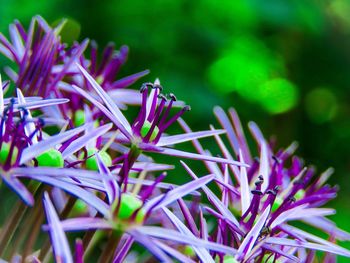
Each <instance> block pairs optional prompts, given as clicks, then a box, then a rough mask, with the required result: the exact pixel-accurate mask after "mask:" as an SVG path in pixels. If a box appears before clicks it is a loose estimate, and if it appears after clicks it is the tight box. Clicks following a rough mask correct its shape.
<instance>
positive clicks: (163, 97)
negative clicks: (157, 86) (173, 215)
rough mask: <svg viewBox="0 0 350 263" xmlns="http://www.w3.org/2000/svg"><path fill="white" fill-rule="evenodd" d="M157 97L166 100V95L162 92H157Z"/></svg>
mask: <svg viewBox="0 0 350 263" xmlns="http://www.w3.org/2000/svg"><path fill="white" fill-rule="evenodd" d="M158 98H160V99H162V100H164V101H167V98H166V96H165V95H164V94H162V93H159V95H158Z"/></svg>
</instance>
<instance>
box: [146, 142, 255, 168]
mask: <svg viewBox="0 0 350 263" xmlns="http://www.w3.org/2000/svg"><path fill="white" fill-rule="evenodd" d="M141 147H142V146H141ZM156 150H158V151H156ZM153 151H156V152H158V153H160V154H164V155H171V156H176V157H183V158H188V159H194V160H201V161H210V162H217V163H225V164H233V165H237V166H246V167H248V165H247V164H245V163H242V162H238V161H233V160H227V159H224V158H220V157H213V156H210V155H204V154H197V153H190V152H184V151H181V150H175V149H169V148H163V147H156V148H155V149H154V150H153Z"/></svg>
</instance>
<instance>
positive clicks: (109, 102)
mask: <svg viewBox="0 0 350 263" xmlns="http://www.w3.org/2000/svg"><path fill="white" fill-rule="evenodd" d="M76 65H77V66H78V68H79V70H80V71H81V72H82V73H83V75H84V76H85V78H86V79H87V80H88V82H89V83H90V84H91V86H92V87H93V88H94V90H95V91H96V93H97V94H98V95H99V96H100V98H101V99H102V100H103V102H104V103H105V104H106V106H107V108H108V109H109V110H110V111H111V113H112V114H113V115H114V116H115V117H116V118H117V119H118V121H119V122H120V123H121V124H122V125H123V126H124V128H125V129H126V130H127V131H128V133H129V134H131V133H132V132H131V126H130V124H129V122H128V121H127V119H126V118H125V116H124V115H123V113H122V112H121V111H120V109H119V108H118V107H117V105H115V103H114V102H113V100H112V99H111V98H110V97H109V95H108V94H107V93H106V92H105V91H104V90H103V88H102V87H101V86H100V85H99V84H98V83H97V82H96V81H95V80H94V78H93V77H91V76H90V74H89V73H88V72H87V71H86V70H85V69H84V68H83V67H82V66H80V65H79V64H76Z"/></svg>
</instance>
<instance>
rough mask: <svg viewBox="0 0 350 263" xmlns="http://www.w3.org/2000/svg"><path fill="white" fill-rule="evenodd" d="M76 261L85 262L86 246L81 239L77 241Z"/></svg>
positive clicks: (76, 262) (78, 262)
mask: <svg viewBox="0 0 350 263" xmlns="http://www.w3.org/2000/svg"><path fill="white" fill-rule="evenodd" d="M74 261H75V263H84V247H83V242H82V240H80V239H77V240H76V241H75V255H74Z"/></svg>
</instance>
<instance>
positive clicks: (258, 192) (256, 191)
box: [251, 190, 263, 195]
mask: <svg viewBox="0 0 350 263" xmlns="http://www.w3.org/2000/svg"><path fill="white" fill-rule="evenodd" d="M251 193H252V194H254V195H263V193H262V192H261V191H260V190H252V191H251Z"/></svg>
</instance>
